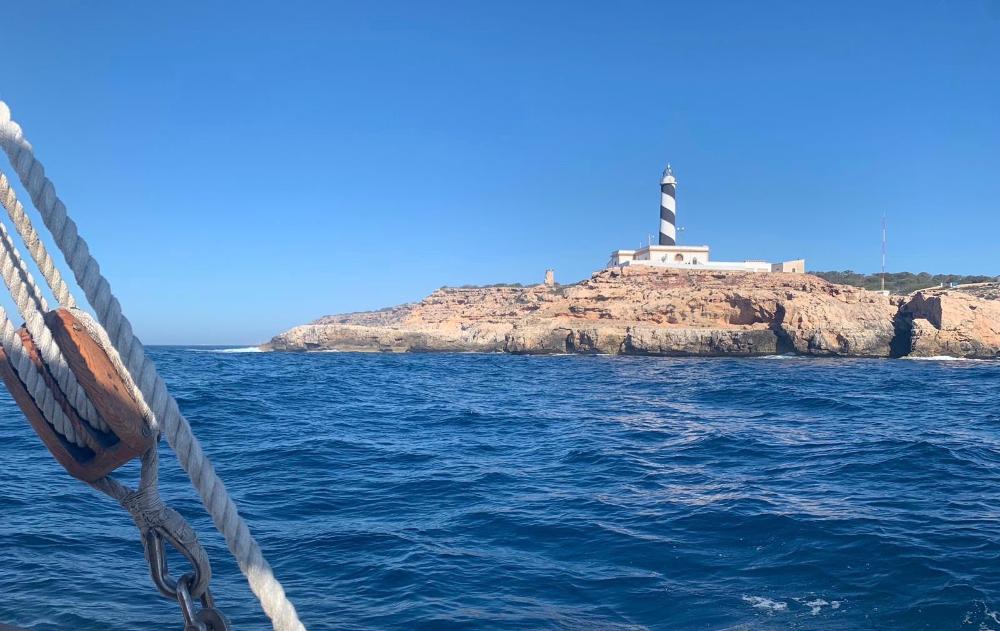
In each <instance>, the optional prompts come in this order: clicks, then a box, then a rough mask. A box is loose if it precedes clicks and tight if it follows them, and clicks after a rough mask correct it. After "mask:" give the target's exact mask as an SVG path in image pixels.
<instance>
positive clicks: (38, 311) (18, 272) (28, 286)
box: [0, 223, 109, 432]
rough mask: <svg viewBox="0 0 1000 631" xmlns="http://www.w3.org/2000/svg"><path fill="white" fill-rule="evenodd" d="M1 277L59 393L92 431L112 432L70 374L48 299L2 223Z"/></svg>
mask: <svg viewBox="0 0 1000 631" xmlns="http://www.w3.org/2000/svg"><path fill="white" fill-rule="evenodd" d="M0 276H3V281H4V284H6V285H7V289H8V290H10V295H11V297H12V298H13V299H14V302H15V303H16V304H17V310H18V311H19V312H20V313H21V316H22V317H23V318H24V322H25V325H26V326H27V328H28V333H30V334H31V339H32V340H33V341H34V342H35V345H36V346H37V347H38V351H39V353H40V354H41V356H42V361H43V362H44V363H45V365H46V366H47V367H48V369H49V372H50V373H51V374H52V377H53V378H54V379H55V380H56V383H57V384H59V389H60V390H62V391H63V393H64V394H65V395H66V398H67V399H68V400H69V402H70V404H71V405H72V406H73V408H74V409H75V410H76V412H77V414H79V415H80V418H82V419H84V420H85V421H87V422H88V423H90V425H91V426H92V427H97V428H99V429H100V430H101V431H104V432H107V431H109V428H108V425H107V423H105V422H104V420H103V419H102V418H101V417H100V415H99V414H98V413H97V410H95V409H94V405H93V404H92V403H91V402H90V399H88V398H87V393H86V392H85V391H84V390H83V388H82V387H81V386H80V383H79V382H78V381H77V380H76V375H74V374H73V371H72V370H70V368H69V364H68V363H67V362H66V357H65V356H63V354H62V350H61V349H60V348H59V345H58V344H56V341H55V340H54V339H52V333H51V332H50V331H49V327H48V326H47V325H46V324H45V317H44V315H43V314H44V312H45V311H48V305H47V304H46V302H45V297H44V296H43V295H42V293H41V291H40V290H39V289H38V285H37V284H36V283H35V279H34V278H33V277H32V276H31V273H30V272H29V271H28V268H27V266H26V265H25V264H24V260H23V259H21V255H20V253H19V252H18V251H17V248H16V247H15V246H14V242H13V241H12V240H11V238H10V234H8V233H7V227H6V226H4V225H3V224H2V223H0Z"/></svg>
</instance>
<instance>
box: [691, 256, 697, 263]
mask: <svg viewBox="0 0 1000 631" xmlns="http://www.w3.org/2000/svg"><path fill="white" fill-rule="evenodd" d="M691 264H692V265H697V264H698V257H697V256H696V257H694V258H693V259H691Z"/></svg>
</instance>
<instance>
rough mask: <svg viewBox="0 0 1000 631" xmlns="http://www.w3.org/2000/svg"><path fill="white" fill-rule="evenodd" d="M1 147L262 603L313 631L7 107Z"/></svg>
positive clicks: (2, 112)
mask: <svg viewBox="0 0 1000 631" xmlns="http://www.w3.org/2000/svg"><path fill="white" fill-rule="evenodd" d="M0 144H2V146H3V149H4V151H5V152H6V153H7V155H8V157H9V158H10V161H11V164H12V165H13V166H14V170H15V171H16V172H17V175H18V178H19V179H20V181H21V183H22V184H23V185H24V187H25V189H26V190H27V191H28V194H29V195H30V196H31V200H32V202H33V203H34V204H35V207H36V208H37V209H38V211H39V213H40V214H41V216H42V220H43V221H44V223H45V225H46V226H47V227H48V229H49V231H50V232H51V233H52V236H53V237H54V238H55V242H56V244H57V245H58V246H59V249H60V250H61V251H62V253H63V256H64V257H65V258H66V261H67V263H68V264H69V267H70V269H71V270H72V271H73V275H74V276H75V277H76V281H77V283H78V284H79V286H80V288H81V289H83V291H84V294H85V295H86V296H87V300H88V301H89V302H90V304H91V306H92V307H93V308H94V310H95V312H96V314H97V319H98V321H99V322H100V323H101V325H103V326H104V328H105V330H106V331H107V333H108V337H109V338H110V339H111V341H112V344H113V345H114V347H115V348H116V349H117V350H118V353H119V355H121V358H122V360H123V361H124V362H125V366H126V367H127V368H128V371H129V373H131V375H132V377H133V378H134V380H135V382H136V383H137V384H138V386H139V389H140V391H141V392H142V394H143V396H144V397H145V399H146V402H147V403H148V404H149V407H150V409H152V410H153V414H154V415H155V417H156V419H157V421H158V422H159V424H160V426H161V428H162V430H163V433H164V435H165V436H166V437H167V441H168V442H169V444H170V446H171V447H172V448H173V449H174V451H175V452H177V458H178V460H179V461H180V463H181V466H182V467H183V469H184V470H185V471H186V472H187V474H188V477H189V478H190V479H191V482H192V484H193V485H194V487H195V489H196V490H197V491H198V494H199V495H200V496H201V500H202V503H203V504H204V505H205V508H206V510H207V511H208V513H209V515H211V517H212V521H213V522H214V523H215V527H216V528H217V529H218V530H219V532H221V533H222V535H223V537H224V538H225V540H226V544H227V546H228V547H229V550H230V552H232V554H233V556H234V557H235V558H236V561H237V564H238V565H239V567H240V570H241V571H242V572H243V575H244V576H246V578H247V582H248V583H249V585H250V589H251V590H252V591H253V593H254V594H255V595H256V596H257V598H258V599H259V600H260V603H261V607H262V608H263V610H264V612H265V613H266V614H267V616H268V617H269V618H270V619H271V622H272V624H273V626H274V629H275V631H305V626H304V625H303V624H302V622H300V621H299V618H298V614H297V613H296V611H295V606H294V605H292V603H291V602H290V601H289V600H288V598H287V596H286V595H285V590H284V588H283V587H282V586H281V583H279V582H278V580H277V579H276V578H275V577H274V573H273V572H272V570H271V566H270V565H269V564H268V563H267V561H265V560H264V557H263V554H262V553H261V550H260V546H259V545H258V544H257V542H256V540H254V538H253V536H252V535H251V534H250V529H249V527H248V526H247V524H246V522H245V521H244V520H243V518H242V517H241V516H240V515H239V513H238V512H237V509H236V504H235V503H234V502H233V500H232V498H231V497H230V496H229V494H228V493H227V492H226V488H225V486H224V485H223V483H222V480H220V479H219V476H218V475H217V474H216V472H215V468H214V467H213V466H212V463H211V462H210V461H209V460H208V458H207V457H206V456H205V453H204V451H202V448H201V445H200V444H199V442H198V440H197V438H195V436H194V434H193V433H192V431H191V426H190V425H189V424H188V421H187V419H185V418H184V416H183V415H182V414H181V412H180V409H179V408H178V406H177V401H176V400H174V398H173V397H172V396H171V395H170V394H169V392H168V391H167V387H166V384H165V383H164V382H163V379H162V377H160V375H159V374H158V373H157V371H156V367H155V365H154V364H153V362H152V361H151V360H150V359H149V358H148V357H147V356H146V354H145V352H144V350H143V347H142V343H141V342H140V341H139V339H138V338H137V337H136V336H135V335H134V334H133V332H132V325H131V324H130V323H129V321H128V319H127V318H126V317H125V316H124V315H123V314H122V311H121V305H120V304H119V303H118V299H117V298H115V296H114V294H113V293H112V292H111V286H110V285H109V283H108V281H107V279H105V278H104V276H103V275H101V272H100V266H99V265H98V263H97V261H96V260H94V257H92V256H91V255H90V250H89V248H88V246H87V243H86V241H84V240H83V239H82V238H81V237H80V235H79V233H78V231H77V227H76V223H75V222H74V221H73V220H72V219H70V218H69V217H68V216H67V214H66V207H65V205H64V204H63V202H62V201H61V200H60V199H59V197H58V196H57V195H56V192H55V188H54V186H53V185H52V182H51V181H50V180H49V179H48V178H47V177H45V169H44V167H43V166H42V165H41V163H40V162H38V160H37V159H36V158H35V157H34V154H33V151H32V148H31V145H30V144H29V143H28V142H27V141H26V140H25V139H24V135H23V133H22V131H21V128H20V126H19V125H17V123H15V122H14V121H12V120H11V119H10V110H9V109H8V108H7V106H6V104H4V103H3V102H0Z"/></svg>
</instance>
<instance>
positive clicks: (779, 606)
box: [743, 595, 788, 613]
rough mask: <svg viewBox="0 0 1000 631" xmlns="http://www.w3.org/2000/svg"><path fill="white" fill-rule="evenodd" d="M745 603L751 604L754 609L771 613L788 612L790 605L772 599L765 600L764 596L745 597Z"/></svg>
mask: <svg viewBox="0 0 1000 631" xmlns="http://www.w3.org/2000/svg"><path fill="white" fill-rule="evenodd" d="M743 602H745V603H750V606H751V607H753V608H754V609H764V610H765V611H770V612H771V613H775V612H778V611H787V610H788V603H786V602H781V601H777V600H771V599H770V598H764V597H763V596H746V595H744V596H743Z"/></svg>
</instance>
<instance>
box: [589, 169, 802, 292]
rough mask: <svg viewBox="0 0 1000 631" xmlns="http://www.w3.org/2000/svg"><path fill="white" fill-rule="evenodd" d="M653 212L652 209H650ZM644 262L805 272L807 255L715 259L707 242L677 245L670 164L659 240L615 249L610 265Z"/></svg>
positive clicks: (717, 269) (710, 268) (662, 192)
mask: <svg viewBox="0 0 1000 631" xmlns="http://www.w3.org/2000/svg"><path fill="white" fill-rule="evenodd" d="M649 210H650V212H651V211H652V210H653V209H652V208H650V209H649ZM632 265H645V266H649V267H667V268H673V269H683V270H704V271H713V272H722V271H725V272H765V273H766V272H785V273H795V274H801V273H803V272H805V269H806V262H805V260H804V259H795V260H793V261H784V262H782V263H769V262H768V261H761V260H759V259H748V260H744V261H713V260H710V259H709V249H708V246H707V245H677V180H676V179H674V172H673V170H672V169H671V168H670V164H667V168H666V169H664V170H663V177H662V178H660V240H659V242H658V243H657V245H653V244H649V245H647V246H646V247H641V246H640V247H639V249H638V250H615V251H613V252H612V253H611V258H610V259H609V260H608V267H630V266H632Z"/></svg>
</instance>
